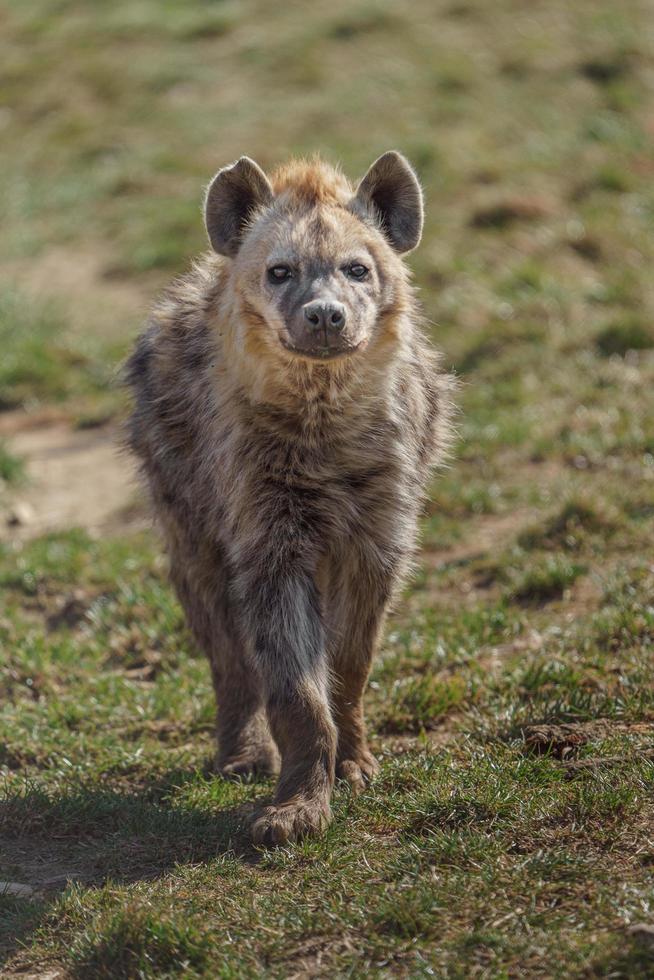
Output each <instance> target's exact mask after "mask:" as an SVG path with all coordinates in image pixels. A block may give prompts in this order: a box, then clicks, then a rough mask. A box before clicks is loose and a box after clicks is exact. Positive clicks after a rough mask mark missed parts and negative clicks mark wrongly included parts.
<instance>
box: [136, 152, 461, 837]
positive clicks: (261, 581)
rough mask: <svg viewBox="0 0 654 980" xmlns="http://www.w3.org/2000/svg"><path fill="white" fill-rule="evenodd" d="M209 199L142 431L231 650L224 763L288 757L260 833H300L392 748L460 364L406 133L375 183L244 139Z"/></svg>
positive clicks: (144, 356) (243, 766)
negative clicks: (372, 679)
mask: <svg viewBox="0 0 654 980" xmlns="http://www.w3.org/2000/svg"><path fill="white" fill-rule="evenodd" d="M205 220H206V226H207V231H208V235H209V240H210V242H211V245H212V248H213V252H212V253H210V254H208V255H206V256H205V257H203V258H202V259H201V260H200V261H198V262H197V263H196V265H195V266H194V268H193V271H192V272H191V273H190V274H189V275H187V276H186V277H184V278H182V279H180V280H178V281H177V282H176V283H174V284H173V285H172V287H170V289H169V290H168V292H167V293H166V294H165V295H164V297H163V298H162V300H161V301H160V302H159V304H158V305H157V307H156V308H155V310H154V312H153V314H152V317H151V319H150V322H149V325H148V326H147V329H146V330H145V331H144V333H143V334H142V335H141V337H140V338H139V340H138V343H137V345H136V348H135V350H134V352H133V354H132V356H131V357H130V359H129V361H128V364H127V380H128V383H129V384H130V385H131V387H132V389H133V392H134V400H135V404H134V410H133V413H132V416H131V418H130V422H129V432H128V442H129V445H130V447H131V449H132V450H133V451H134V452H135V453H136V454H137V455H138V456H139V457H140V461H141V468H142V472H143V475H144V477H145V480H146V483H147V485H148V487H149V491H150V495H151V497H152V501H153V504H154V509H155V512H156V515H157V518H158V521H159V524H160V525H161V528H162V530H163V533H164V536H165V539H166V542H167V546H168V551H169V554H170V570H171V577H172V581H173V583H174V586H175V588H176V591H177V594H178V596H179V598H180V601H181V603H182V606H183V607H184V610H185V613H186V617H187V620H188V623H189V626H190V628H191V630H192V632H193V634H194V636H195V639H196V641H197V643H198V644H199V645H200V647H201V648H202V649H203V650H204V651H205V652H206V654H207V656H208V658H209V662H210V665H211V671H212V676H213V683H214V687H215V691H216V697H217V701H218V713H217V735H218V757H217V766H218V769H219V771H220V772H221V773H223V774H225V775H227V774H231V775H240V776H246V775H249V774H251V773H255V772H264V773H272V772H277V771H279V772H280V775H279V781H278V783H277V788H276V792H275V797H274V800H273V802H272V804H271V805H269V806H266V807H265V808H263V809H262V810H260V811H259V812H258V813H257V815H256V817H255V819H254V821H253V824H252V836H253V838H254V840H255V841H256V842H258V843H283V842H286V841H289V840H294V839H296V838H298V837H300V836H301V835H303V834H306V833H311V832H315V831H318V830H320V829H321V828H322V827H324V826H325V825H326V824H327V822H328V821H329V819H330V795H331V792H332V787H333V784H334V779H335V777H340V778H343V779H346V780H347V781H348V782H349V783H350V784H351V786H352V787H353V788H354V789H355V790H360V789H362V788H363V787H364V786H365V785H366V784H367V782H368V781H369V780H370V779H371V778H372V776H373V775H374V774H375V771H376V769H377V763H376V761H375V759H374V757H373V755H372V754H371V752H370V749H369V747H368V743H367V739H366V731H365V725H364V718H363V705H362V697H363V693H364V689H365V685H366V680H367V677H368V672H369V669H370V664H371V659H372V657H373V654H374V652H375V648H376V646H377V644H378V642H379V638H380V634H381V631H382V627H383V623H384V618H385V615H386V613H387V611H388V608H389V605H390V603H391V602H392V599H393V596H394V595H395V594H396V593H397V590H398V587H399V586H400V585H401V583H402V580H403V577H404V576H405V575H406V572H407V570H408V568H409V566H410V564H411V559H412V556H413V553H414V549H415V541H416V526H417V520H418V515H419V511H420V507H421V503H422V500H423V498H424V490H425V485H426V482H427V480H428V477H429V473H430V469H431V467H432V466H433V465H434V464H435V463H438V462H439V461H440V460H441V459H442V457H443V454H444V452H445V449H446V446H447V442H448V436H449V432H450V423H449V419H450V414H451V411H450V408H451V391H452V381H451V379H450V378H449V376H448V375H446V374H445V373H443V372H442V371H441V370H440V369H439V366H438V358H437V355H436V353H435V351H434V350H433V349H432V348H431V346H430V345H429V344H428V343H427V341H426V339H425V337H424V336H423V333H422V331H421V328H420V321H419V314H418V309H417V304H416V301H415V298H414V295H413V292H412V289H411V286H410V282H409V276H408V271H407V269H406V266H405V265H404V263H403V261H402V256H403V255H404V254H405V253H407V252H409V251H410V250H411V249H413V248H415V246H416V245H417V244H418V242H419V240H420V236H421V231H422V221H423V204H422V193H421V190H420V186H419V184H418V181H417V179H416V177H415V174H414V172H413V170H412V169H411V167H410V166H409V164H408V163H407V161H406V160H405V159H404V158H403V157H402V156H401V155H400V154H399V153H396V152H389V153H385V154H384V155H383V156H382V157H380V158H379V159H378V160H377V161H376V162H375V163H374V164H373V165H372V167H371V168H370V170H369V171H368V173H367V174H366V176H365V177H364V178H363V180H362V181H361V182H360V183H359V185H358V187H357V188H356V190H355V189H353V187H352V186H351V185H350V184H349V183H348V181H347V180H346V179H345V178H344V177H343V176H342V175H341V174H340V173H339V172H338V171H337V170H334V169H332V168H330V167H328V166H327V165H325V164H324V163H321V162H319V161H313V162H304V161H295V162H292V163H290V164H289V165H287V166H285V167H282V168H281V169H279V170H278V171H276V172H275V173H274V174H273V175H272V176H271V177H270V178H268V177H267V176H266V175H265V174H264V172H263V171H262V170H261V169H260V168H259V167H258V166H257V164H256V163H254V162H253V161H252V160H250V159H248V158H247V157H242V158H241V159H240V160H238V162H237V163H235V164H233V165H232V166H230V167H226V168H225V169H223V170H220V171H219V172H218V174H217V175H216V176H215V177H214V179H213V181H212V183H211V185H210V186H209V189H208V192H207V195H206V202H205Z"/></svg>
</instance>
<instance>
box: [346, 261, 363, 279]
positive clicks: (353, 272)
mask: <svg viewBox="0 0 654 980" xmlns="http://www.w3.org/2000/svg"><path fill="white" fill-rule="evenodd" d="M345 271H346V272H347V274H348V276H349V277H350V278H351V279H365V278H366V276H367V275H368V270H367V269H366V267H365V265H361V263H360V262H354V263H353V264H352V265H348V267H347V269H346V270H345Z"/></svg>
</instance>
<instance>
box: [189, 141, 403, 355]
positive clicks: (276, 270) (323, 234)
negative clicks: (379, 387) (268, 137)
mask: <svg viewBox="0 0 654 980" xmlns="http://www.w3.org/2000/svg"><path fill="white" fill-rule="evenodd" d="M205 217H206V224H207V230H208V232H209V237H210V240H211V243H212V245H213V247H214V249H215V251H217V252H219V253H220V254H223V255H227V256H229V257H230V258H231V259H232V260H233V262H232V266H231V270H230V276H231V280H232V288H233V290H234V294H235V297H236V301H237V303H238V305H239V313H240V321H241V323H242V328H243V329H244V330H246V331H248V332H249V333H250V334H253V335H254V336H255V337H256V341H257V343H256V347H257V349H259V350H260V349H261V345H262V344H263V345H265V347H266V348H267V349H268V350H269V351H272V352H273V353H277V354H278V355H280V356H284V357H285V358H288V357H289V356H292V357H301V358H305V359H306V358H309V359H317V360H321V361H329V360H333V359H335V358H338V357H344V356H353V355H355V354H356V353H357V352H359V353H360V352H363V351H364V350H365V349H366V347H368V346H369V344H371V343H372V342H374V339H375V336H376V334H377V332H378V328H379V324H380V321H381V319H382V316H381V315H382V313H383V312H384V311H385V310H388V309H390V308H391V307H392V305H393V302H394V298H395V297H394V286H395V285H396V283H397V279H398V277H400V278H403V277H404V271H403V267H402V263H401V262H400V261H399V255H400V254H402V253H404V252H407V251H409V250H410V249H412V248H414V247H415V246H416V245H417V244H418V241H419V239H420V234H421V229H422V195H421V192H420V187H419V184H418V182H417V179H416V177H415V175H414V173H413V171H412V170H411V168H410V166H409V164H408V163H407V162H406V160H404V158H403V157H401V156H400V155H399V154H397V153H393V152H391V153H387V154H384V156H383V157H380V159H379V160H378V161H377V162H376V163H375V164H373V166H372V167H371V169H370V170H369V171H368V174H367V175H366V177H365V178H364V179H363V181H362V182H361V184H360V185H359V187H358V189H357V191H356V193H355V192H354V191H353V190H352V188H351V187H350V186H349V184H348V183H347V182H346V181H345V179H344V178H343V177H341V176H340V175H339V174H337V173H335V172H334V171H332V170H329V169H328V168H326V167H324V165H320V164H311V165H304V166H302V165H299V166H297V165H296V166H295V168H292V169H286V170H282V171H280V172H278V173H277V174H276V175H274V176H273V178H272V182H270V181H269V180H268V178H267V177H266V176H265V174H264V173H263V171H262V170H261V169H260V168H259V167H258V166H257V164H255V163H254V162H253V161H251V160H249V159H248V158H247V157H242V158H241V159H240V160H239V161H238V162H237V163H235V164H234V165H233V166H231V167H228V168H226V169H225V170H221V171H219V173H218V174H217V175H216V177H215V178H214V180H213V182H212V184H211V186H210V188H209V191H208V193H207V200H206V208H205ZM250 339H252V337H250Z"/></svg>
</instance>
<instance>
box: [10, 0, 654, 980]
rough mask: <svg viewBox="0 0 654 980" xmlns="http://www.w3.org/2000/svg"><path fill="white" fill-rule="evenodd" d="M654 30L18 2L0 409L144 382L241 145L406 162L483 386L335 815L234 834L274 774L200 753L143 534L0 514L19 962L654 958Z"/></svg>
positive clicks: (201, 686) (73, 403)
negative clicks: (305, 837)
mask: <svg viewBox="0 0 654 980" xmlns="http://www.w3.org/2000/svg"><path fill="white" fill-rule="evenodd" d="M650 26H651V14H650V12H649V11H648V9H647V6H646V5H645V4H643V3H640V2H637V0H633V2H629V3H628V4H627V5H626V6H624V9H623V8H622V7H620V6H619V5H616V4H614V3H610V2H609V0H600V2H597V0H582V2H579V3H575V4H573V5H571V4H566V3H563V0H545V2H543V3H541V4H539V5H536V6H534V5H531V6H529V5H521V4H518V3H515V2H513V0H502V2H500V3H497V4H494V5H493V6H492V9H491V8H490V6H489V5H488V4H485V3H483V2H482V0H469V2H466V3H452V2H445V0H443V2H440V0H439V2H438V3H436V4H433V3H429V2H427V0H417V2H415V3H412V4H408V3H400V4H390V3H369V2H361V3H355V4H354V5H352V4H345V3H344V2H341V0H337V2H336V3H335V4H331V5H329V6H328V7H325V8H323V7H320V5H317V6H316V5H314V6H313V7H309V6H307V5H306V4H299V3H296V2H292V3H290V4H287V5H285V6H281V7H279V6H275V7H273V6H271V5H269V4H264V3H263V2H262V0H252V2H247V3H243V4H235V3H231V2H228V0H221V2H220V3H209V2H205V0H192V2H188V3H187V2H184V3H182V2H181V0H179V2H175V3H170V4H167V5H165V10H164V9H163V7H162V5H157V4H155V3H154V2H150V0H146V2H140V3H138V4H134V3H127V2H126V0H120V2H117V3H114V4H111V5H107V4H105V5H102V4H89V3H82V2H81V0H68V2H66V3H65V4H59V5H52V4H50V3H46V2H45V0H35V2H33V3H30V4H21V3H18V2H17V0H11V2H10V4H9V5H8V8H7V15H6V17H5V19H4V21H3V32H2V38H1V39H0V54H2V59H1V65H2V67H1V68H0V77H1V81H2V85H0V125H1V126H2V139H3V163H4V174H3V182H2V187H1V188H0V196H1V197H2V202H1V203H2V212H3V235H2V238H1V240H0V279H1V280H2V284H0V345H1V350H2V356H1V357H0V409H1V410H2V413H3V414H0V424H2V423H3V419H4V417H5V415H4V413H12V412H17V413H18V418H19V419H20V420H23V418H24V416H25V415H27V416H28V417H29V415H30V413H34V415H35V418H38V413H39V412H42V411H44V412H46V413H47V412H54V413H56V417H58V418H59V417H61V416H64V417H65V416H67V417H69V418H70V419H71V421H72V422H74V423H76V424H78V425H80V426H92V425H94V424H98V423H100V422H103V421H105V420H107V419H111V418H114V417H116V416H117V415H118V414H119V413H120V411H122V396H121V394H120V393H119V392H118V391H117V390H116V388H115V385H114V379H115V375H116V370H117V365H118V363H119V361H120V359H121V358H122V356H123V355H124V353H125V351H126V350H127V346H128V341H129V337H130V335H131V334H132V333H133V332H134V330H135V328H136V325H137V323H138V322H139V319H140V318H141V317H142V315H143V311H144V309H145V308H146V307H147V303H148V302H149V301H150V299H151V298H152V296H153V295H154V293H155V292H156V291H157V289H158V288H159V287H160V286H161V285H163V283H164V282H165V281H166V279H167V278H168V277H169V276H170V275H171V274H172V273H176V272H180V271H183V269H184V267H185V266H186V265H187V264H188V262H189V260H190V258H191V256H192V255H193V254H194V253H195V252H196V251H198V250H199V249H201V248H203V247H204V235H203V231H202V224H201V217H200V210H199V205H200V201H201V197H202V187H203V185H204V184H205V183H206V181H207V180H208V178H209V177H210V175H211V174H212V172H213V171H214V170H215V169H216V168H217V167H219V166H221V165H223V164H225V163H227V162H229V161H230V160H232V159H235V158H236V157H237V156H239V155H240V154H241V153H247V154H249V155H250V156H253V157H255V158H256V159H258V160H259V161H260V162H261V164H262V165H263V166H265V167H269V166H272V165H273V164H274V163H275V162H277V161H279V160H283V159H284V158H285V157H286V156H288V155H289V154H291V153H311V152H313V151H315V150H318V151H321V152H323V153H324V155H325V156H327V157H328V158H330V159H338V160H340V161H341V162H342V163H343V165H344V167H345V169H346V170H347V172H348V173H350V174H351V175H352V176H356V174H358V173H362V172H363V171H364V170H365V169H366V167H367V166H368V165H369V163H370V162H371V161H372V159H374V157H375V156H376V155H377V154H378V153H380V152H382V151H383V150H385V149H387V148H389V147H392V146H395V147H398V148H399V149H401V150H403V151H404V152H405V153H407V155H409V156H410V157H411V158H412V159H413V160H414V161H415V163H416V166H417V167H418V170H419V173H420V176H421V179H422V182H423V184H424V187H425V192H426V197H427V202H428V212H427V223H426V228H425V238H424V241H423V244H422V246H421V248H420V249H419V250H418V251H417V252H416V254H415V255H414V256H412V257H411V259H410V262H411V264H412V266H413V268H414V271H415V276H416V280H417V282H418V284H419V286H420V290H421V299H422V301H423V303H424V306H425V310H426V314H427V317H428V321H429V325H430V326H429V329H430V331H431V333H432V335H433V337H434V340H435V341H436V342H437V344H438V345H439V346H440V347H441V348H442V349H443V350H444V351H445V362H446V364H447V365H448V366H450V365H451V366H453V367H454V368H455V369H456V370H457V371H458V372H459V373H460V374H461V375H462V380H463V385H462V391H461V399H460V401H461V409H462V411H461V414H460V417H459V419H458V423H457V424H458V430H459V440H458V444H457V446H456V450H455V453H454V457H453V461H452V464H451V466H450V468H449V469H448V470H446V471H445V473H443V474H442V475H441V476H440V477H439V478H438V479H436V480H434V483H433V486H432V491H431V494H430V499H429V502H428V505H427V508H426V515H425V519H424V522H423V532H424V533H423V544H424V548H423V553H422V558H421V564H420V567H419V569H418V570H417V573H416V576H415V578H414V580H413V582H412V583H411V585H410V586H409V587H408V588H407V590H406V594H405V596H404V598H403V601H402V602H401V603H400V604H399V606H398V609H397V612H396V613H395V615H394V616H393V617H392V618H391V621H390V623H389V627H388V630H387V635H386V639H385V642H384V646H383V650H382V654H381V656H380V657H379V659H378V661H377V663H376V664H375V667H374V670H373V673H372V676H371V683H370V688H369V691H368V695H367V709H368V716H369V718H370V726H371V732H372V741H373V748H374V750H375V752H376V754H377V756H378V757H379V759H380V761H381V772H380V775H379V777H378V779H377V780H376V781H375V782H374V784H373V785H372V786H371V787H370V789H369V790H368V791H367V792H366V793H365V794H364V795H363V796H362V797H360V798H357V799H355V798H353V797H352V796H351V795H350V793H349V791H348V790H347V789H346V788H345V787H343V786H339V787H338V788H337V791H336V794H335V799H334V814H335V819H334V823H333V824H332V825H331V827H330V828H329V829H328V830H327V832H326V834H325V835H324V837H322V838H320V839H318V840H313V841H306V842H303V843H300V844H297V845H293V846H292V847H288V848H284V849H280V850H277V851H272V852H264V851H257V850H255V849H253V848H252V847H251V845H250V844H249V842H248V838H247V834H246V832H245V829H244V828H245V824H246V822H247V818H248V816H249V814H250V813H251V812H252V810H253V808H254V807H255V806H256V805H257V804H258V803H259V802H260V801H261V800H263V799H265V798H266V797H267V796H269V795H270V793H271V792H272V783H270V782H263V783H245V784H243V783H235V782H227V781H223V780H221V779H219V778H217V777H216V776H215V775H214V774H213V773H212V769H211V761H212V755H213V724H214V717H213V716H214V707H213V692H212V687H211V681H210V677H209V671H208V668H207V665H206V663H205V662H204V660H203V658H202V657H201V656H199V655H198V653H197V651H195V649H194V647H193V644H192V642H191V640H190V637H189V636H188V634H187V632H186V629H185V626H184V622H183V617H182V615H181V611H180V609H179V606H178V604H177V602H176V600H175V598H174V596H173V595H172V592H171V590H170V587H169V586H168V584H167V580H166V572H165V564H164V563H163V562H162V559H161V556H160V550H159V544H158V542H157V540H156V538H155V537H154V535H152V534H150V533H146V532H139V533H135V532H132V533H128V532H124V533H122V534H120V533H118V532H116V534H115V535H113V536H110V537H105V538H98V537H96V536H93V535H90V534H89V533H87V532H86V531H84V530H81V529H69V530H66V531H61V532H57V533H52V534H49V535H46V536H43V537H40V538H37V539H36V540H31V541H25V542H21V541H18V540H9V539H7V540H4V541H3V543H0V590H1V592H2V596H1V598H0V650H1V651H2V657H1V663H0V697H1V702H2V708H1V710H0V769H1V770H2V782H1V783H0V880H2V881H10V882H21V883H23V884H28V885H31V886H32V887H33V889H34V892H33V894H32V895H31V896H30V897H27V898H25V897H23V898H18V897H15V896H12V895H10V894H6V895H2V894H0V973H2V975H3V976H7V977H11V976H20V975H21V974H28V975H30V974H32V975H35V974H36V975H39V974H44V975H47V974H48V972H49V971H55V970H58V971H59V975H60V976H61V977H62V978H68V977H70V978H81V977H84V978H85V980H86V978H91V980H93V978H102V977H107V978H108V977H112V978H114V977H116V978H135V980H136V978H154V977H157V978H158V977H171V978H172V977H190V978H200V977H203V978H209V977H211V978H214V977H221V978H232V977H233V978H237V977H238V978H240V977H244V976H245V977H249V976H252V977H259V976H271V977H287V976H347V977H364V976H365V977H368V976H379V977H382V976H383V977H386V976H389V975H390V976H402V977H423V976H424V977H426V976H437V977H453V978H461V980H463V978H467V977H470V976H480V977H488V978H495V977H512V976H521V977H522V976H524V977H535V978H536V977H548V978H549V977H571V976H572V977H580V978H581V977H584V978H588V977H598V978H599V977H606V976H615V977H624V978H643V980H644V978H646V977H651V976H652V973H653V972H654V959H653V956H652V951H651V948H648V947H647V945H646V944H644V943H642V942H639V941H638V939H637V937H636V936H632V935H631V934H630V933H629V932H628V926H629V925H631V924H634V923H637V922H645V923H650V924H652V912H651V895H652V888H653V887H654V875H653V872H652V869H653V868H654V852H653V851H652V844H651V809H652V803H653V802H654V800H653V791H652V787H653V785H654V779H653V777H654V771H653V762H652V758H651V744H652V732H653V731H654V678H653V672H652V649H653V645H654V608H653V605H652V595H654V577H653V572H652V549H653V546H654V506H653V505H652V488H653V486H654V400H653V399H652V396H651V392H652V390H653V388H654V346H653V345H652V323H653V322H654V287H653V285H652V276H651V268H652V264H653V261H654V245H653V240H652V235H651V216H652V213H653V210H654V191H653V190H652V180H651V165H650V162H649V161H650V160H651V158H652V151H653V150H654V146H653V137H652V128H651V119H650V109H649V107H650V103H651V78H650V74H651V72H650V68H649V52H648V50H647V46H646V43H645V40H644V39H645V38H646V37H647V32H648V30H649V29H650ZM362 127H363V128H362ZM13 417H14V416H13V415H12V416H11V418H13ZM5 431H10V430H9V429H8V430H5V429H3V428H0V432H2V433H3V442H2V449H1V450H0V480H2V481H3V482H2V487H3V489H2V496H3V499H4V496H5V490H6V492H7V493H9V492H10V490H11V486H10V485H11V484H12V483H15V482H16V481H18V480H19V479H20V477H21V470H22V464H21V462H20V460H19V459H18V458H17V455H16V453H15V451H14V450H13V448H12V442H11V438H10V436H7V438H6V440H5V437H4V432H5ZM5 484H6V487H5ZM543 733H544V734H543Z"/></svg>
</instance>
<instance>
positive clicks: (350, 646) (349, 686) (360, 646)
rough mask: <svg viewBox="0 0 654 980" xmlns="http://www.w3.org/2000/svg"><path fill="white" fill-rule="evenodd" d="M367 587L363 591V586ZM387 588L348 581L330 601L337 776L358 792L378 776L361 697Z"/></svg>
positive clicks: (352, 578) (364, 579)
mask: <svg viewBox="0 0 654 980" xmlns="http://www.w3.org/2000/svg"><path fill="white" fill-rule="evenodd" d="M362 582H367V583H368V584H367V586H362V584H361V583H362ZM389 592H390V584H388V587H387V583H384V582H380V583H378V586H377V587H376V588H372V587H371V586H370V578H369V577H368V576H366V575H362V574H359V573H358V574H356V575H351V576H348V578H347V581H344V582H342V584H341V586H340V588H339V589H338V590H337V592H336V594H335V595H334V596H333V598H332V616H333V624H334V639H333V642H332V646H331V656H330V669H331V675H332V690H331V704H332V711H333V715H334V721H335V722H336V727H337V730H338V743H337V750H336V775H337V777H338V778H339V779H345V780H347V782H348V783H349V784H350V786H351V787H352V789H353V790H354V791H355V792H357V793H358V792H361V791H362V790H363V789H365V787H366V786H367V785H368V783H369V782H370V781H371V779H372V778H373V777H374V776H375V775H376V774H377V772H378V771H379V763H378V762H377V760H376V759H375V757H374V755H373V754H372V752H371V751H370V747H369V745H368V738H367V734H366V724H365V720H364V709H363V695H364V692H365V688H366V683H367V681H368V675H369V673H370V666H371V663H372V658H373V655H374V652H375V650H376V648H377V645H378V642H379V638H380V636H381V632H382V628H383V624H384V620H385V617H386V610H387V606H388V595H389Z"/></svg>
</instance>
